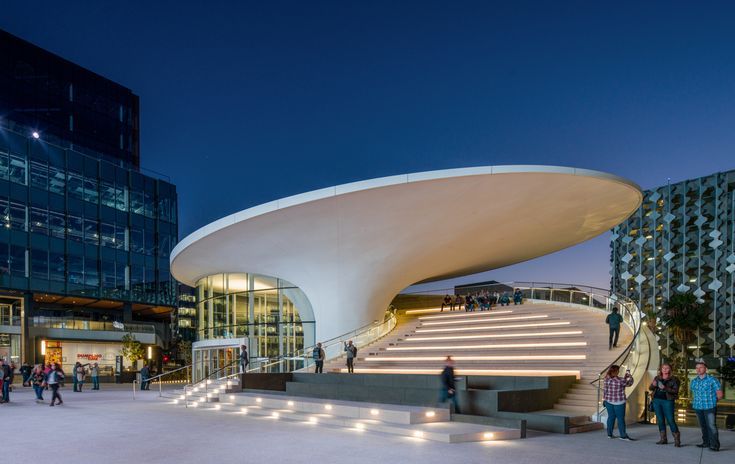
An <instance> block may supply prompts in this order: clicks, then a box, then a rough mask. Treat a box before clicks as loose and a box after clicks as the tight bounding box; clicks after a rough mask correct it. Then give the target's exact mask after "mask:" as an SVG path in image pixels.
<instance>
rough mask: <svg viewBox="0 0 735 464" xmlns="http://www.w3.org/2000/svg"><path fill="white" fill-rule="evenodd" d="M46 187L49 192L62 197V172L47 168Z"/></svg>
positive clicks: (63, 181) (64, 183)
mask: <svg viewBox="0 0 735 464" xmlns="http://www.w3.org/2000/svg"><path fill="white" fill-rule="evenodd" d="M48 186H49V188H48V189H49V191H50V192H53V193H58V194H59V195H63V194H64V189H65V188H66V175H65V174H64V171H62V170H61V169H58V168H55V167H51V166H50V167H49V168H48Z"/></svg>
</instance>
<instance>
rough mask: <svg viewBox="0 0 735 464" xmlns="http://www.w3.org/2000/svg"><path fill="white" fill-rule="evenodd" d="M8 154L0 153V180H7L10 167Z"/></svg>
mask: <svg viewBox="0 0 735 464" xmlns="http://www.w3.org/2000/svg"><path fill="white" fill-rule="evenodd" d="M8 163H9V161H8V153H7V152H5V151H0V179H5V180H8V174H9V172H10V165H9V164H8Z"/></svg>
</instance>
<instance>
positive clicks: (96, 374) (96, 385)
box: [89, 363, 100, 390]
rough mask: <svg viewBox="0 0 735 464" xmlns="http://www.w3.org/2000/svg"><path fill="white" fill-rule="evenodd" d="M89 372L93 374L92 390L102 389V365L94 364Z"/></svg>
mask: <svg viewBox="0 0 735 464" xmlns="http://www.w3.org/2000/svg"><path fill="white" fill-rule="evenodd" d="M89 374H90V375H91V376H92V390H99V389H100V367H99V366H98V365H97V363H94V364H92V367H91V368H90V369H89Z"/></svg>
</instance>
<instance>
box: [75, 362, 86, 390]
mask: <svg viewBox="0 0 735 464" xmlns="http://www.w3.org/2000/svg"><path fill="white" fill-rule="evenodd" d="M86 374H87V371H86V370H85V369H84V366H83V365H82V363H79V362H78V363H77V367H76V368H75V369H74V383H75V384H76V386H77V391H78V392H79V393H81V392H82V387H83V386H84V376H85V375H86Z"/></svg>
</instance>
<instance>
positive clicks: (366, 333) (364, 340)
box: [248, 309, 397, 373]
mask: <svg viewBox="0 0 735 464" xmlns="http://www.w3.org/2000/svg"><path fill="white" fill-rule="evenodd" d="M395 313H396V312H395V310H394V309H389V310H387V311H386V312H385V315H384V317H383V320H381V321H373V322H371V323H370V324H366V325H364V326H362V327H359V328H357V329H355V330H352V331H350V332H347V333H344V334H342V335H340V336H338V337H334V338H331V339H329V340H325V341H323V342H321V343H322V349H323V350H324V362H328V361H330V360H332V359H335V358H339V357H340V356H343V355H344V353H345V351H344V346H345V343H347V342H348V341H350V340H352V342H353V343H354V345H355V346H357V347H359V348H360V349H365V347H367V346H368V345H370V344H371V343H373V342H375V341H377V340H379V339H380V338H382V337H384V336H385V335H386V334H388V333H389V332H390V331H391V330H393V328H394V327H395V326H396V322H397V319H396V314H395ZM315 346H316V345H312V346H309V347H306V348H304V349H301V350H298V351H295V352H293V353H289V354H287V355H284V356H282V357H280V358H279V359H276V360H270V361H268V360H257V361H256V362H255V363H254V362H252V360H251V365H250V368H249V369H248V372H259V373H277V372H294V371H301V370H308V369H309V368H311V367H313V366H314V356H313V352H314V348H315Z"/></svg>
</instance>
